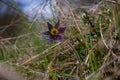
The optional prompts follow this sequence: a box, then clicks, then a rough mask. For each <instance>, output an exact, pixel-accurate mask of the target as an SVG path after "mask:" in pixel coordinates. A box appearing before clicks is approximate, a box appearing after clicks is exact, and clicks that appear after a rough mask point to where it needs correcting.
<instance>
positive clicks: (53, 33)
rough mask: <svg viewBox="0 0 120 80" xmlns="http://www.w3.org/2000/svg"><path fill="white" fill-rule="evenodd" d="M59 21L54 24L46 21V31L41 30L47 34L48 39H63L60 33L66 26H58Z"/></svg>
mask: <svg viewBox="0 0 120 80" xmlns="http://www.w3.org/2000/svg"><path fill="white" fill-rule="evenodd" d="M59 25H60V23H59V20H58V22H57V23H56V24H55V26H53V25H51V24H50V23H49V22H47V26H48V31H45V32H43V34H44V35H48V36H49V38H48V41H50V42H51V41H54V40H63V36H62V35H61V34H62V33H64V31H65V29H66V27H59Z"/></svg>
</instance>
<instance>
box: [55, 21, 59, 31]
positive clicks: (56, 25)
mask: <svg viewBox="0 0 120 80" xmlns="http://www.w3.org/2000/svg"><path fill="white" fill-rule="evenodd" d="M59 25H60V21H59V20H58V22H57V23H56V24H55V28H57V29H58V27H59Z"/></svg>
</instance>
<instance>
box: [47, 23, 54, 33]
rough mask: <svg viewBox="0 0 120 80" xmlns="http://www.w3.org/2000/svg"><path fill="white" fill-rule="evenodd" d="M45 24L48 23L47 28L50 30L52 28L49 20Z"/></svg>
mask: <svg viewBox="0 0 120 80" xmlns="http://www.w3.org/2000/svg"><path fill="white" fill-rule="evenodd" d="M47 25H48V29H49V31H50V30H51V29H52V28H53V26H52V25H51V24H50V23H49V22H47Z"/></svg>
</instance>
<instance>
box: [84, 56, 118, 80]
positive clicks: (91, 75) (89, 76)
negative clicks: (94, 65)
mask: <svg viewBox="0 0 120 80" xmlns="http://www.w3.org/2000/svg"><path fill="white" fill-rule="evenodd" d="M118 59H120V56H118V57H116V58H115V59H113V60H111V61H110V62H108V63H106V64H104V65H103V66H101V67H100V68H99V69H98V70H96V71H95V72H93V73H92V74H90V75H88V76H87V77H86V80H89V79H90V78H92V77H93V76H94V75H95V74H96V73H97V72H100V71H101V70H103V69H104V68H105V67H107V66H108V65H110V64H111V63H113V62H114V61H116V60H118Z"/></svg>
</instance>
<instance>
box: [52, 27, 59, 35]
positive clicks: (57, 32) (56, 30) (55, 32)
mask: <svg viewBox="0 0 120 80" xmlns="http://www.w3.org/2000/svg"><path fill="white" fill-rule="evenodd" d="M50 33H51V35H53V36H57V35H58V34H59V31H58V29H56V28H52V29H51V31H50Z"/></svg>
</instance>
